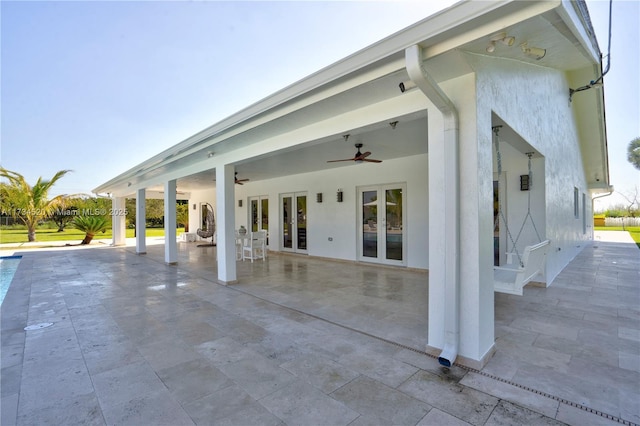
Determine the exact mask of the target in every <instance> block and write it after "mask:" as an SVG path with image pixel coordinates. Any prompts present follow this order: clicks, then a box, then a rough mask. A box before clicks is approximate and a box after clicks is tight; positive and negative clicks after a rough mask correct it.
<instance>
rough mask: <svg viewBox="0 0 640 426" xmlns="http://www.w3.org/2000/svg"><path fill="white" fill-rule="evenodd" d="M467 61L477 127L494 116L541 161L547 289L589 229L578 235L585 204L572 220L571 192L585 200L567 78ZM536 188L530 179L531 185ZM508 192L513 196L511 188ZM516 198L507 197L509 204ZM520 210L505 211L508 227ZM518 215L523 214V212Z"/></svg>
mask: <svg viewBox="0 0 640 426" xmlns="http://www.w3.org/2000/svg"><path fill="white" fill-rule="evenodd" d="M468 60H469V62H470V63H471V64H472V66H473V68H474V69H476V71H477V73H478V84H477V87H478V117H479V118H478V122H479V123H483V122H487V119H488V118H489V117H490V116H491V113H492V112H494V113H495V114H497V115H498V116H499V117H501V118H502V119H503V120H504V121H505V122H506V123H508V125H509V126H510V127H511V128H512V129H513V130H515V131H516V132H517V133H518V134H519V135H520V136H522V138H523V139H524V140H526V141H527V142H528V143H529V144H530V145H532V146H533V147H534V149H536V150H537V151H538V152H540V153H541V154H542V155H543V156H544V166H543V167H540V166H539V167H540V168H541V169H542V170H544V177H545V188H544V195H545V205H546V212H545V216H546V224H545V225H544V231H545V233H546V238H548V239H550V240H551V249H550V251H549V255H548V257H547V270H546V275H547V282H548V283H551V282H552V281H553V279H554V278H555V277H556V276H557V275H558V273H559V272H560V271H561V270H562V268H564V267H565V266H566V265H567V263H568V262H569V261H570V260H571V259H573V258H574V257H575V256H576V255H577V254H578V253H579V252H580V250H582V249H583V248H584V247H585V246H586V245H587V244H588V241H590V240H591V239H592V228H591V224H590V223H588V228H587V232H586V233H584V232H583V222H582V215H584V214H586V215H587V217H590V216H591V206H590V204H591V203H590V202H587V203H586V204H587V211H586V212H584V211H583V209H582V203H581V201H580V218H579V219H576V218H575V217H574V201H573V200H574V197H573V193H574V187H576V188H578V190H579V193H580V194H582V193H585V194H588V190H587V183H586V178H585V174H584V167H583V162H582V156H581V152H580V146H579V139H578V132H577V129H576V124H575V119H574V115H573V110H572V108H571V105H570V104H569V100H568V93H569V85H568V83H567V76H566V74H565V73H563V72H561V71H557V70H553V69H549V68H544V67H538V66H535V65H527V64H523V63H520V62H516V61H507V60H501V59H496V58H490V57H487V56H475V55H469V56H468ZM484 127H485V128H483V129H482V130H481V132H482V133H483V136H482V137H483V138H488V139H489V140H490V138H491V134H490V132H491V129H490V125H489V124H487V125H486V126H484ZM524 158H525V161H526V157H524ZM524 164H525V167H524V168H522V166H520V165H517V164H515V162H514V164H513V166H508V167H509V168H512V169H517V170H524V171H526V162H525V163H524ZM511 173H513V172H511ZM516 173H519V172H516ZM536 175H538V176H539V173H536ZM538 182H539V179H538V178H536V180H535V183H538ZM511 188H512V189H513V190H515V185H513V184H512V185H511ZM518 191H519V189H518ZM515 192H517V191H515ZM522 195H523V194H520V197H519V195H518V194H517V193H514V191H512V192H509V196H510V197H512V198H513V199H514V200H517V199H518V198H522ZM580 198H581V196H580ZM521 201H522V200H521ZM522 209H523V207H520V206H518V207H516V206H511V207H510V210H512V213H513V215H512V216H513V217H512V219H511V222H512V223H513V222H514V221H516V223H517V220H516V217H522V216H521V213H522V211H523V210H522ZM524 209H525V211H526V206H525V207H524ZM588 222H590V221H588Z"/></svg>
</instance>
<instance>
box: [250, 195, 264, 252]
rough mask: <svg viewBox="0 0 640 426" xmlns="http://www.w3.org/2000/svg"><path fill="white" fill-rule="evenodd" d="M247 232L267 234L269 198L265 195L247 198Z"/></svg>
mask: <svg viewBox="0 0 640 426" xmlns="http://www.w3.org/2000/svg"><path fill="white" fill-rule="evenodd" d="M249 231H251V232H256V231H267V235H268V234H269V197H267V196H266V195H261V196H257V197H249ZM267 245H269V239H268V238H267Z"/></svg>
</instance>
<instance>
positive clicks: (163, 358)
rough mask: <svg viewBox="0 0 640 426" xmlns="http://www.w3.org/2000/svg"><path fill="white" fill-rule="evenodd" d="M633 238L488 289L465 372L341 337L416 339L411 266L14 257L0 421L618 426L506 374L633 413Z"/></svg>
mask: <svg viewBox="0 0 640 426" xmlns="http://www.w3.org/2000/svg"><path fill="white" fill-rule="evenodd" d="M632 248H633V249H635V250H636V251H633V250H631V249H630V247H629V246H628V245H620V244H611V243H597V244H596V245H595V246H594V247H587V248H585V249H584V250H583V252H582V253H581V254H580V255H579V256H578V257H577V258H576V259H575V260H574V261H573V262H572V263H571V264H570V266H569V267H568V268H567V269H566V270H565V271H563V273H562V274H561V275H560V276H559V277H558V279H557V280H556V283H555V284H554V286H553V287H551V288H548V289H540V288H531V289H529V288H527V291H526V293H525V296H524V297H522V298H515V297H511V296H509V297H502V296H503V295H499V296H498V297H496V338H497V343H496V344H497V348H498V351H497V353H496V355H495V356H494V358H493V359H492V360H491V361H490V362H489V364H488V365H487V366H486V367H485V369H484V370H483V372H480V373H478V372H471V371H467V370H465V369H462V368H459V367H454V368H452V369H450V370H449V369H445V368H443V367H441V366H439V365H438V364H437V361H436V360H434V359H432V358H430V357H428V356H426V355H423V354H420V353H418V352H417V351H413V350H409V349H407V348H404V347H402V346H398V345H395V344H390V343H387V342H384V341H381V340H380V339H376V338H373V337H370V336H368V335H366V334H363V333H360V332H358V331H354V330H361V331H364V332H366V333H368V334H371V335H375V336H379V337H381V338H383V339H387V340H391V341H395V342H399V343H401V344H402V345H404V346H409V347H417V348H419V347H421V345H423V344H424V342H425V341H426V335H424V333H426V322H425V321H426V306H427V303H426V302H427V299H426V297H427V294H426V293H427V288H426V286H427V285H428V283H427V281H428V276H427V274H425V273H419V272H411V271H403V270H397V269H392V268H377V267H370V266H366V265H365V266H363V265H357V264H348V263H335V262H327V261H321V260H317V259H312V258H306V257H298V256H285V255H280V256H270V257H269V258H268V259H267V262H255V263H253V264H250V263H248V262H244V263H242V262H241V263H239V279H240V283H239V284H237V285H235V286H232V287H224V286H221V285H219V284H216V283H215V282H213V281H212V278H213V277H215V262H214V261H213V259H214V253H213V250H214V249H213V248H196V247H194V246H193V245H189V244H181V250H180V264H179V265H178V266H177V267H176V266H167V265H164V264H163V262H162V246H150V247H149V254H148V255H146V256H137V255H135V254H134V253H133V252H132V249H130V248H97V249H86V250H73V251H51V252H38V253H35V252H27V251H25V252H24V253H23V255H24V257H23V260H22V262H21V265H20V268H19V270H18V271H17V273H16V276H15V280H14V283H13V285H12V287H11V288H10V290H9V293H8V294H7V299H6V300H5V303H3V306H2V336H1V337H2V375H1V379H2V405H1V409H2V413H1V414H2V424H3V425H5V424H6V425H10V424H15V423H16V422H17V424H21V425H22V424H38V425H40V424H136V425H140V424H145V425H146V424H171V425H176V424H194V423H195V424H332V425H334V424H335V425H340V424H344V425H347V424H353V425H361V424H412V425H414V424H421V425H426V424H434V425H440V424H478V425H485V424H486V425H493V424H534V423H535V424H557V423H559V422H560V423H568V424H576V425H578V424H580V425H582V424H607V423H611V424H617V423H615V422H612V421H610V420H607V419H605V418H603V417H600V416H596V415H594V414H590V413H588V412H587V411H584V410H580V409H578V408H575V407H572V406H571V405H568V404H565V403H563V402H561V401H559V400H558V399H557V398H556V399H554V398H548V397H546V396H542V395H538V394H535V393H533V392H530V391H528V390H525V389H523V388H522V387H518V386H513V385H511V384H509V381H510V382H514V383H517V384H520V385H524V386H529V387H531V388H534V389H537V390H540V391H542V392H546V393H548V394H550V395H553V396H555V397H558V398H564V399H566V400H567V401H571V402H574V403H578V404H582V405H584V406H587V407H590V408H593V409H596V410H600V411H603V412H605V413H608V414H611V415H614V416H617V417H621V418H623V419H625V420H627V421H631V422H635V423H638V422H639V420H638V419H639V417H638V401H639V400H640V398H639V396H640V392H639V390H638V387H639V383H640V380H639V378H638V374H640V373H639V371H638V368H637V367H638V359H639V358H638V356H639V355H638V354H639V353H640V350H639V347H640V343H639V340H640V339H639V334H638V330H640V326H639V323H640V314H639V311H638V310H639V308H638V306H639V305H640V304H639V303H638V301H639V299H638V297H639V296H638V295H639V293H638V285H639V284H638V283H639V282H640V278H639V277H640V275H638V274H639V268H640V266H639V264H640V261H639V259H640V251H639V250H637V248H636V247H635V246H633V247H632ZM614 261H615V262H617V263H615V264H614V263H612V262H614ZM42 322H53V323H54V325H53V326H51V327H48V328H44V329H41V330H35V331H27V332H25V331H24V330H23V328H24V327H25V326H26V325H27V324H34V323H42ZM491 376H496V377H499V378H502V379H504V381H499V380H496V379H494V378H492V377H491Z"/></svg>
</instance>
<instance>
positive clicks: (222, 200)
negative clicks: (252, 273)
mask: <svg viewBox="0 0 640 426" xmlns="http://www.w3.org/2000/svg"><path fill="white" fill-rule="evenodd" d="M234 173H235V166H233V165H229V164H228V165H225V166H220V167H216V201H217V203H216V204H217V205H216V213H217V216H218V226H217V232H218V246H217V250H218V280H219V281H221V282H222V283H225V284H230V283H234V282H236V281H237V271H236V242H235V205H234V203H235V187H234V185H235V176H234Z"/></svg>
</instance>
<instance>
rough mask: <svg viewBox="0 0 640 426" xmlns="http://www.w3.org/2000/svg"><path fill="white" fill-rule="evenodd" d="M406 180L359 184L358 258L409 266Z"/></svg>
mask: <svg viewBox="0 0 640 426" xmlns="http://www.w3.org/2000/svg"><path fill="white" fill-rule="evenodd" d="M406 194H407V188H406V184H404V183H396V184H387V185H371V186H362V187H358V259H359V260H362V261H366V262H375V263H383V264H388V265H401V266H406V264H407V262H406V259H407V237H406V235H407V230H406V226H405V225H406V199H407V197H406Z"/></svg>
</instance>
